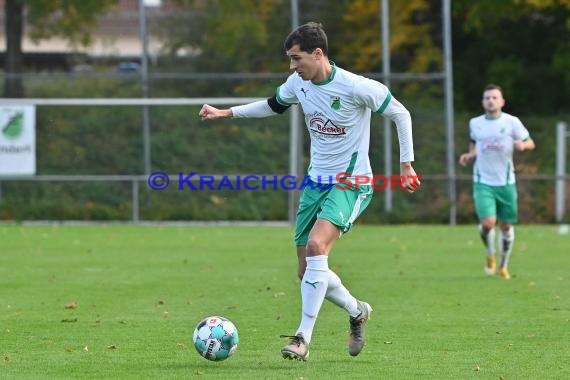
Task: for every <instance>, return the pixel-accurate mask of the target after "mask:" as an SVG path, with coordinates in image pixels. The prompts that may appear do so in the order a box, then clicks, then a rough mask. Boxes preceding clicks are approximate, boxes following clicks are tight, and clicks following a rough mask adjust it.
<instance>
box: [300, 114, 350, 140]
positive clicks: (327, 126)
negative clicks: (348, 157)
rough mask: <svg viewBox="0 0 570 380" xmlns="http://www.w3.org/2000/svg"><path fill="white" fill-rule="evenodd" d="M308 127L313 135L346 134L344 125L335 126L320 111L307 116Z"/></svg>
mask: <svg viewBox="0 0 570 380" xmlns="http://www.w3.org/2000/svg"><path fill="white" fill-rule="evenodd" d="M309 128H310V130H311V132H313V133H314V134H315V136H319V135H321V136H322V135H327V136H336V137H338V136H344V135H346V127H337V126H336V125H335V124H334V123H333V122H332V121H331V120H330V119H327V118H326V117H325V115H323V114H321V113H320V112H319V113H316V114H314V115H311V116H309Z"/></svg>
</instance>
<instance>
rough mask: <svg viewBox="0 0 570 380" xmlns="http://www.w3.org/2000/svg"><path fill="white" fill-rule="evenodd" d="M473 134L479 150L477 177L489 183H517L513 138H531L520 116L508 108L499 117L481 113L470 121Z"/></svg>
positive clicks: (474, 165)
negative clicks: (491, 117) (514, 114)
mask: <svg viewBox="0 0 570 380" xmlns="http://www.w3.org/2000/svg"><path fill="white" fill-rule="evenodd" d="M469 134H470V138H471V141H472V142H474V143H475V148H476V152H477V156H476V158H475V163H474V164H473V181H474V182H479V183H483V184H485V185H489V186H505V185H508V184H513V183H515V182H516V179H515V170H514V165H513V151H514V143H513V142H514V141H515V140H522V141H525V140H527V139H528V138H530V134H529V132H528V130H527V129H526V128H525V126H524V125H523V123H522V122H521V121H520V120H519V118H518V117H516V116H513V115H510V114H508V113H505V112H502V113H501V115H500V116H499V117H498V118H496V119H490V118H488V117H486V116H485V115H481V116H477V117H474V118H472V119H471V120H470V121H469Z"/></svg>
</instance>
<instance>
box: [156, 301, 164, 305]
mask: <svg viewBox="0 0 570 380" xmlns="http://www.w3.org/2000/svg"><path fill="white" fill-rule="evenodd" d="M156 304H157V305H164V301H162V300H158V302H157V303H156Z"/></svg>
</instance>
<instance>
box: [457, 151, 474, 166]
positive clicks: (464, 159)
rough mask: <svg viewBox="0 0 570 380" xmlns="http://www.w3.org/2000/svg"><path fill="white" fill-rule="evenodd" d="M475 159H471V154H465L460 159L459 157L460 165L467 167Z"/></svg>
mask: <svg viewBox="0 0 570 380" xmlns="http://www.w3.org/2000/svg"><path fill="white" fill-rule="evenodd" d="M472 158H473V157H471V155H470V154H469V153H463V154H462V155H461V156H460V157H459V165H461V166H467V164H468V163H469V161H471V160H472Z"/></svg>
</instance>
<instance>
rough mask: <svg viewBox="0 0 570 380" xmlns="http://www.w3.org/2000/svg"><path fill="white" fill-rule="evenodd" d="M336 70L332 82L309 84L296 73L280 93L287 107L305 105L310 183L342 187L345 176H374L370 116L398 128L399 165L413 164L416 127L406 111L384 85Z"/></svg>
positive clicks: (279, 98)
mask: <svg viewBox="0 0 570 380" xmlns="http://www.w3.org/2000/svg"><path fill="white" fill-rule="evenodd" d="M331 63H332V62H331ZM332 65H333V71H332V74H331V76H330V78H329V79H328V80H326V81H322V82H312V81H306V80H303V79H302V78H301V77H300V76H299V75H298V74H296V73H294V74H292V75H290V76H289V78H288V79H287V81H286V82H285V83H284V84H282V85H281V86H280V87H279V88H277V93H276V97H277V101H278V102H279V103H281V104H282V105H285V106H287V105H291V104H297V103H300V104H301V106H302V108H303V112H304V114H305V124H306V125H307V129H308V130H309V135H310V137H311V163H310V166H309V176H310V177H311V179H312V180H313V181H315V182H322V181H327V182H328V181H329V179H330V178H332V179H333V180H332V182H337V181H336V180H335V179H336V176H337V174H338V173H342V172H346V173H350V174H351V175H348V176H347V177H348V178H351V177H354V176H356V175H367V176H372V169H371V167H370V159H369V157H368V147H369V144H370V117H371V111H375V112H378V113H379V114H382V115H383V116H385V117H388V118H390V119H391V120H393V121H394V122H395V123H396V126H397V128H398V137H399V140H400V161H401V162H408V161H413V160H414V151H413V144H412V124H411V118H410V113H409V112H408V111H407V110H406V108H405V107H404V106H403V105H402V104H400V102H398V101H397V100H396V99H394V98H393V97H392V95H391V94H390V91H389V90H388V88H387V87H386V86H384V85H383V84H381V83H379V82H377V81H374V80H371V79H368V78H365V77H363V76H360V75H356V74H353V73H351V72H349V71H346V70H344V69H342V68H339V67H336V65H334V63H332Z"/></svg>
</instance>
